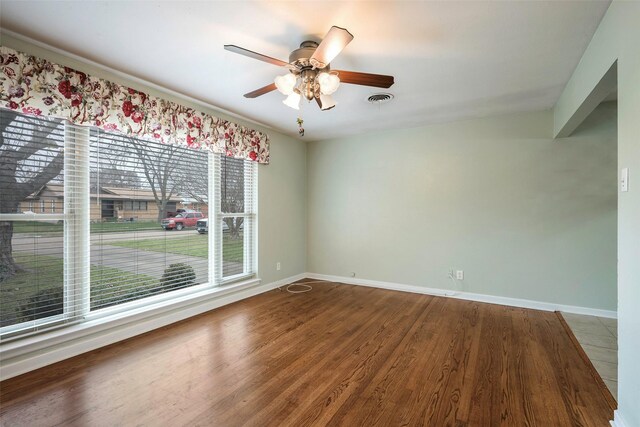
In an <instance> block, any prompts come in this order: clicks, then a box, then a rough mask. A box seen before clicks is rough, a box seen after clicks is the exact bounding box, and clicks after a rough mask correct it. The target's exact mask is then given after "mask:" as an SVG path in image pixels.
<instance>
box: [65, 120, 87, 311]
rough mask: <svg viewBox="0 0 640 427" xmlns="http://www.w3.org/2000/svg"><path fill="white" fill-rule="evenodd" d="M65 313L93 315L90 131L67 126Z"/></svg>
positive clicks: (66, 124) (67, 124)
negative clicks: (91, 300) (90, 229)
mask: <svg viewBox="0 0 640 427" xmlns="http://www.w3.org/2000/svg"><path fill="white" fill-rule="evenodd" d="M64 141H65V142H64V144H65V150H64V151H65V154H64V167H65V182H64V193H65V194H64V217H65V227H64V286H65V292H64V295H65V298H64V313H65V316H67V317H70V318H79V317H82V316H85V315H86V314H87V313H88V312H89V308H90V305H89V300H90V295H89V292H90V291H89V265H90V260H89V256H90V249H89V247H90V241H89V239H90V234H89V128H82V127H78V126H73V125H71V124H69V123H65V138H64Z"/></svg>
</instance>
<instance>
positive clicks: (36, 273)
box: [0, 254, 161, 326]
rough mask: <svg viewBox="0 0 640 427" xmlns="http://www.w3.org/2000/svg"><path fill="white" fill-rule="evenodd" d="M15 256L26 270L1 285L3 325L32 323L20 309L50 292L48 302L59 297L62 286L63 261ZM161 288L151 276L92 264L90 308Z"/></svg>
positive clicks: (131, 298)
mask: <svg viewBox="0 0 640 427" xmlns="http://www.w3.org/2000/svg"><path fill="white" fill-rule="evenodd" d="M14 257H15V260H16V262H17V263H18V264H19V265H20V266H21V267H22V268H23V269H24V271H21V272H19V273H18V274H17V275H16V276H14V277H12V278H11V279H9V280H7V281H5V282H2V283H0V326H7V325H12V324H15V323H18V322H19V321H23V320H29V319H25V318H24V313H22V312H21V310H20V306H21V305H22V304H24V303H25V302H26V301H27V300H28V299H29V298H31V297H33V296H34V295H36V294H37V293H39V292H51V293H50V294H46V295H45V296H44V298H47V299H48V298H51V297H52V295H54V296H57V297H58V298H60V292H61V290H62V286H63V270H62V259H61V258H56V257H52V256H44V255H32V254H29V255H23V254H14ZM159 285H160V283H159V281H158V280H157V279H155V278H153V277H150V276H146V275H143V274H134V273H129V272H127V271H122V270H118V269H116V268H111V267H102V266H93V265H92V266H91V309H92V310H95V309H97V308H104V307H108V306H110V305H113V304H114V303H115V302H116V301H122V300H129V301H131V300H135V299H140V298H143V297H146V296H149V295H151V294H153V293H161V292H159V291H160V289H159ZM154 290H155V292H154Z"/></svg>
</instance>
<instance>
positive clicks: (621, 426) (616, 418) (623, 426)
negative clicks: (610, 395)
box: [609, 409, 631, 427]
mask: <svg viewBox="0 0 640 427" xmlns="http://www.w3.org/2000/svg"><path fill="white" fill-rule="evenodd" d="M609 423H610V424H611V426H612V427H630V426H631V424H628V423H627V422H626V421H625V420H624V418H623V417H622V413H620V410H619V409H616V410H615V411H613V420H612V421H609Z"/></svg>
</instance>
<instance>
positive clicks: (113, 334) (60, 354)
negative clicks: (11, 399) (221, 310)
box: [0, 274, 306, 381]
mask: <svg viewBox="0 0 640 427" xmlns="http://www.w3.org/2000/svg"><path fill="white" fill-rule="evenodd" d="M305 277H306V274H298V275H295V276H291V277H288V278H285V279H282V280H278V281H276V282H272V283H267V284H260V280H257V279H254V280H250V281H248V283H247V284H245V285H242V284H241V285H231V286H228V287H226V288H224V287H223V288H221V289H217V290H214V291H213V292H211V293H209V294H206V295H203V296H199V297H195V298H190V299H184V300H181V301H179V302H178V303H176V304H172V305H170V306H167V305H165V306H163V307H159V308H158V309H151V310H148V311H145V312H142V313H135V314H133V315H129V316H127V315H125V316H119V317H117V318H114V319H113V320H112V321H102V322H100V323H97V322H95V323H94V322H86V323H81V324H78V325H72V326H69V327H65V328H62V329H58V330H55V331H50V332H46V333H42V334H39V335H36V336H33V337H28V338H25V339H24V340H16V341H10V342H8V343H3V344H2V345H0V355H1V361H0V381H2V380H6V379H8V378H12V377H15V376H17V375H21V374H24V373H26V372H29V371H33V370H35V369H38V368H42V367H44V366H47V365H50V364H52V363H56V362H60V361H62V360H65V359H68V358H70V357H74V356H77V355H79V354H82V353H86V352H88V351H91V350H95V349H97V348H100V347H104V346H106V345H109V344H113V343H116V342H118V341H122V340H125V339H127V338H131V337H134V336H136V335H140V334H143V333H145V332H149V331H152V330H154V329H157V328H161V327H163V326H167V325H170V324H171V323H175V322H178V321H180V320H184V319H187V318H189V317H192V316H196V315H198V314H202V313H205V312H207V311H210V310H213V309H215V308H218V307H221V306H223V305H227V304H231V303H234V302H236V301H240V300H242V299H245V298H249V297H252V296H254V295H258V294H261V293H264V292H267V291H270V290H272V289H275V288H277V287H279V286H283V285H286V284H287V283H291V282H294V281H296V280H300V279H303V278H305Z"/></svg>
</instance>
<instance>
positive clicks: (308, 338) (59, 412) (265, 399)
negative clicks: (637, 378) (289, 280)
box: [0, 282, 613, 427]
mask: <svg viewBox="0 0 640 427" xmlns="http://www.w3.org/2000/svg"><path fill="white" fill-rule="evenodd" d="M0 404H1V410H0V424H1V425H3V426H40V425H82V426H101V425H105V426H115V425H118V426H124V425H153V426H157V425H171V426H178V425H188V426H198V425H200V426H205V425H216V426H240V425H243V426H244V425H249V426H266V425H274V426H305V425H344V426H357V425H365V426H373V425H381V426H413V425H426V426H438V427H439V426H498V425H512V426H572V425H576V426H607V425H608V421H609V420H610V419H612V418H613V413H612V410H611V408H610V407H609V406H608V404H607V401H606V400H605V399H604V397H603V395H602V394H601V391H600V389H599V388H598V384H597V383H596V382H595V380H594V378H593V377H592V376H591V373H590V371H589V369H588V367H587V366H586V365H585V362H584V360H583V359H582V358H581V355H580V354H579V353H578V352H577V351H576V348H575V347H574V345H573V343H572V342H571V339H570V338H569V336H568V335H567V333H566V331H565V330H564V329H563V326H562V324H561V323H560V321H559V320H558V317H557V316H556V315H555V314H554V313H550V312H542V311H535V310H526V309H519V308H513V307H504V306H498V305H491V304H482V303H475V302H468V301H461V300H455V299H450V298H440V297H431V296H427V295H418V294H410V293H402V292H395V291H387V290H381V289H373V288H366V287H358V286H349V285H340V284H335V283H328V282H326V283H313V290H312V291H311V292H308V293H303V294H290V293H286V292H280V291H278V290H275V291H271V292H268V293H265V294H262V295H259V296H256V297H253V298H250V299H248V300H244V301H241V302H238V303H235V304H232V305H228V306H225V307H222V308H219V309H217V310H214V311H212V312H209V313H206V314H203V315H200V316H198V317H196V318H192V319H189V320H186V321H184V322H181V323H178V324H175V325H172V326H169V327H166V328H163V329H159V330H156V331H153V332H150V333H147V334H145V335H142V336H139V337H136V338H132V339H130V340H127V341H124V342H121V343H118V344H114V345H112V346H109V347H105V348H102V349H99V350H96V351H93V352H91V353H87V354H85V355H82V356H78V357H75V358H73V359H69V360H66V361H63V362H60V363H57V364H55V365H51V366H48V367H45V368H43V369H40V370H37V371H34V372H31V373H28V374H25V375H22V376H20V377H16V378H12V379H10V380H7V381H5V382H3V383H1V384H0Z"/></svg>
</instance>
